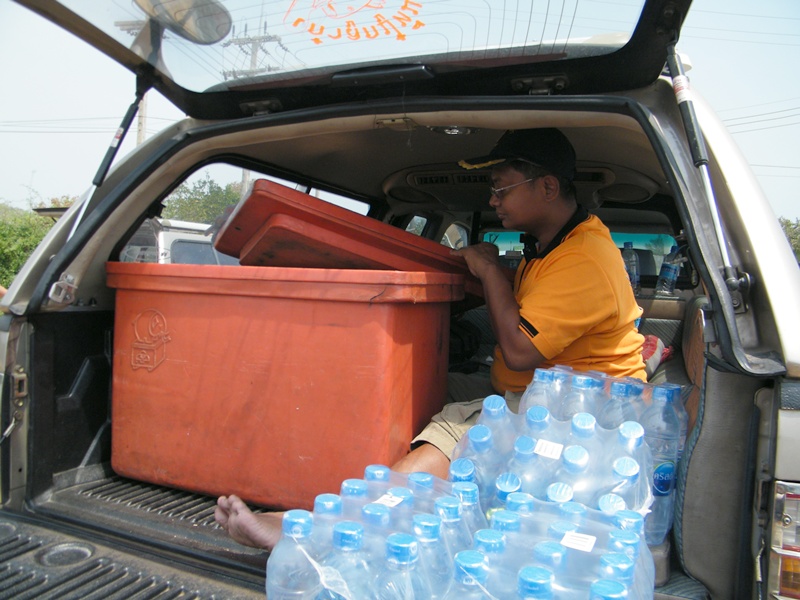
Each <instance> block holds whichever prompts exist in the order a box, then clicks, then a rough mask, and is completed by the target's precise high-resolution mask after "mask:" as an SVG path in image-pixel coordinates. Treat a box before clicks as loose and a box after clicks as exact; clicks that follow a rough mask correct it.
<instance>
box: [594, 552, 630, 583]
mask: <svg viewBox="0 0 800 600" xmlns="http://www.w3.org/2000/svg"><path fill="white" fill-rule="evenodd" d="M635 567H636V563H635V561H634V560H633V558H632V557H631V556H629V555H628V554H625V553H624V552H606V553H605V554H603V555H602V556H600V569H601V572H602V574H603V577H606V578H608V579H618V580H620V581H623V582H626V583H631V582H632V581H633V574H634V569H635Z"/></svg>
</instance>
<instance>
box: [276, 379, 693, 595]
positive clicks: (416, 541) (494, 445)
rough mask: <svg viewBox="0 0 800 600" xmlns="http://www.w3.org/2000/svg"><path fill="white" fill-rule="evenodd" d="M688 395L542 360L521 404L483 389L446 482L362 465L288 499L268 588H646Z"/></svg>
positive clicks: (666, 518)
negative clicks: (357, 471) (307, 500)
mask: <svg viewBox="0 0 800 600" xmlns="http://www.w3.org/2000/svg"><path fill="white" fill-rule="evenodd" d="M678 405H680V406H678ZM682 408H683V403H682V400H681V398H680V388H678V387H675V386H667V385H665V386H649V385H647V384H643V383H642V382H639V381H638V380H621V379H614V378H607V377H605V376H601V375H599V374H592V373H588V374H587V373H578V372H571V371H570V370H569V369H565V368H562V367H557V368H553V369H547V370H544V369H537V370H536V372H535V374H534V379H533V381H532V382H531V384H530V385H529V386H528V389H527V390H526V391H525V393H524V394H523V396H522V399H521V401H520V407H519V410H518V412H517V413H514V412H512V411H511V410H509V408H508V406H507V404H506V401H505V399H504V398H502V397H500V396H489V397H487V398H486V399H485V400H484V403H483V408H482V411H481V413H480V416H479V418H478V422H477V424H476V425H474V426H472V427H471V428H470V429H469V430H468V432H467V434H466V435H465V436H464V437H463V438H462V440H461V441H460V442H459V444H458V445H457V447H456V449H455V451H454V454H453V457H452V461H451V465H450V471H449V477H448V481H444V480H442V479H439V478H437V477H434V476H433V475H430V474H428V473H412V474H409V475H406V474H402V473H397V472H394V471H391V470H390V469H389V468H388V467H385V466H383V465H370V466H368V467H367V468H366V469H365V471H364V476H363V478H361V479H348V480H345V481H343V482H342V484H341V488H340V491H339V493H338V494H321V495H320V496H318V497H317V498H316V500H315V503H314V509H313V512H308V511H304V510H292V511H288V512H287V513H286V514H285V516H284V520H283V536H282V538H281V541H280V542H279V543H278V544H277V546H276V547H275V549H274V550H273V552H272V554H271V556H270V558H269V560H268V562H267V597H268V598H270V599H274V600H280V599H283V598H307V599H317V598H319V599H352V600H356V599H360V598H380V599H387V600H388V599H395V598H397V599H400V598H402V599H404V600H409V599H420V598H426V599H427V598H433V599H438V598H446V599H451V598H458V599H459V600H468V599H470V598H489V599H491V598H497V599H510V600H515V599H534V598H537V599H538V598H541V599H548V598H550V599H558V600H564V599H572V598H590V599H592V600H604V599H611V598H628V599H631V598H636V599H649V598H652V597H653V584H654V578H655V568H654V564H653V559H652V555H651V553H650V550H649V548H648V543H649V544H650V545H657V544H660V543H661V542H663V540H664V538H665V537H666V535H667V532H668V531H669V528H670V526H671V515H672V491H673V483H674V473H675V465H676V464H677V460H678V453H679V449H680V448H681V446H682V443H681V440H682V439H683V437H685V423H686V421H687V419H686V413H685V411H682V410H681V409H682ZM682 436H683V437H682Z"/></svg>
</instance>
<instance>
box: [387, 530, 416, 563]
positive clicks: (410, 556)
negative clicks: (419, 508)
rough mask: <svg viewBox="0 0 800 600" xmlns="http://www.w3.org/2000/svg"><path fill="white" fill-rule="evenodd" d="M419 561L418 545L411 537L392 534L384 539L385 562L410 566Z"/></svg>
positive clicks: (404, 534) (402, 534)
mask: <svg viewBox="0 0 800 600" xmlns="http://www.w3.org/2000/svg"><path fill="white" fill-rule="evenodd" d="M417 559H419V545H418V544H417V540H416V539H415V538H414V536H413V535H409V534H407V533H392V534H389V535H388V536H387V537H386V560H387V561H390V562H394V563H397V564H401V565H410V564H413V563H415V562H417Z"/></svg>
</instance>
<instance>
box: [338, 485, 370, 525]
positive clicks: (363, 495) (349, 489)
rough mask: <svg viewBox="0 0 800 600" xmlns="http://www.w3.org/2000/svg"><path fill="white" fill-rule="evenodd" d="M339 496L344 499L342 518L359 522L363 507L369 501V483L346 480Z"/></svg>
mask: <svg viewBox="0 0 800 600" xmlns="http://www.w3.org/2000/svg"><path fill="white" fill-rule="evenodd" d="M339 495H340V496H341V498H342V516H343V517H344V518H345V519H347V520H349V521H357V520H358V516H359V515H360V514H361V507H362V506H364V505H365V504H366V503H367V502H368V500H369V498H368V497H367V482H366V481H364V480H363V479H345V480H344V481H342V485H341V489H340V490H339Z"/></svg>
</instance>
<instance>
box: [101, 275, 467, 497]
mask: <svg viewBox="0 0 800 600" xmlns="http://www.w3.org/2000/svg"><path fill="white" fill-rule="evenodd" d="M107 275H108V285H109V286H111V287H113V288H116V290H117V291H116V315H115V327H114V363H113V365H114V366H113V384H112V467H113V468H114V470H115V471H116V472H117V473H119V474H120V475H123V476H126V477H131V478H134V479H139V480H143V481H149V482H153V483H158V484H162V485H167V486H172V487H177V488H181V489H185V490H192V491H196V492H200V493H204V494H210V495H218V494H237V495H239V496H241V497H242V498H244V499H246V500H248V501H250V502H253V503H257V504H260V505H264V506H270V507H277V508H290V507H306V508H310V507H311V505H312V503H313V500H314V497H315V496H316V495H317V494H319V493H322V492H338V490H339V486H340V484H341V482H342V480H343V479H346V478H349V477H360V476H361V475H363V469H364V467H365V466H366V465H368V464H370V463H384V464H392V463H393V462H394V461H396V460H397V459H399V458H400V457H401V456H403V454H405V453H406V452H407V451H408V447H409V443H410V441H411V439H412V438H413V436H414V435H416V434H417V433H418V432H419V431H420V430H421V429H422V428H423V427H424V425H425V424H426V423H427V422H428V421H429V419H430V417H431V416H433V414H435V413H436V412H438V411H439V410H440V409H441V405H442V402H443V400H444V398H445V394H446V378H447V358H448V335H449V334H448V331H449V329H448V327H449V311H450V302H451V301H454V300H458V299H460V298H461V297H463V293H464V292H463V277H461V276H459V275H453V274H448V273H426V272H400V271H379V270H373V271H357V270H336V269H299V268H274V267H232V266H229V267H224V266H214V265H161V264H136V263H108V265H107Z"/></svg>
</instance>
